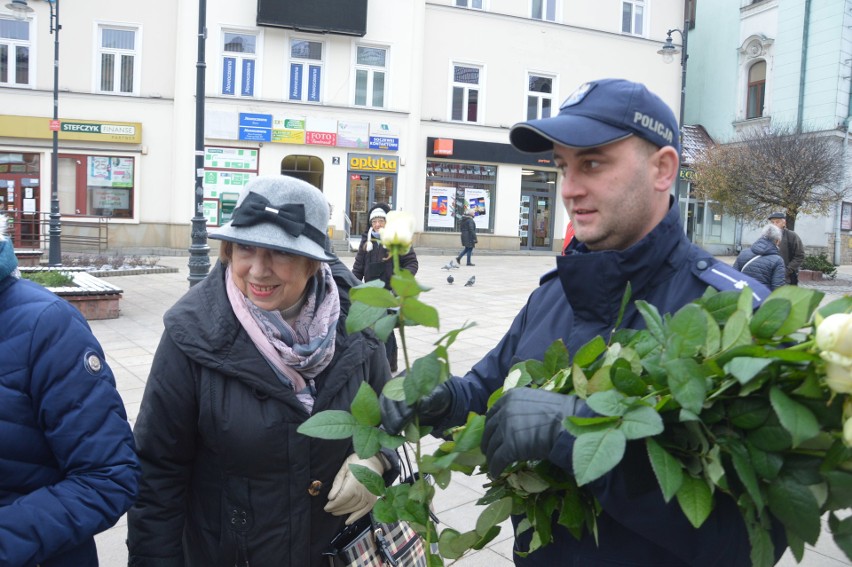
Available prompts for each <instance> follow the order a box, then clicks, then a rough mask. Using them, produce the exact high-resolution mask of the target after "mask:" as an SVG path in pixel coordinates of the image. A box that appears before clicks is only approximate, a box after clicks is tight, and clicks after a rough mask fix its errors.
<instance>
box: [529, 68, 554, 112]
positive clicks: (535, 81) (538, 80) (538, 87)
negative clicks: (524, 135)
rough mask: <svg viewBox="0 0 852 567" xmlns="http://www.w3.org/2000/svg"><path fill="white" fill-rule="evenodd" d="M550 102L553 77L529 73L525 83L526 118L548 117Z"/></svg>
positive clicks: (551, 101)
mask: <svg viewBox="0 0 852 567" xmlns="http://www.w3.org/2000/svg"><path fill="white" fill-rule="evenodd" d="M552 104H553V78H552V77H544V76H542V75H533V74H532V73H530V75H529V76H528V84H527V120H536V119H538V118H550V109H551V106H552Z"/></svg>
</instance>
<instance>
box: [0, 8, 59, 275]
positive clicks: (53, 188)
mask: <svg viewBox="0 0 852 567" xmlns="http://www.w3.org/2000/svg"><path fill="white" fill-rule="evenodd" d="M45 1H46V2H47V3H48V4H49V5H50V33H51V34H52V35H53V123H52V124H51V130H53V153H52V154H51V156H50V230H49V234H50V244H49V246H50V249H49V252H48V265H49V266H61V265H62V243H61V240H60V236H61V235H62V224H61V218H62V217H61V215H60V214H59V127H58V123H59V30H61V29H62V26H60V25H59V2H58V0H45ZM6 7H7V8H8V9H10V10H12V12H13V13H14V16H15V18H16V19H19V20H25V19H27V17H28V16H29V14H30V13H32V11H33V9H32V8H30V7H29V6H28V5H27V0H12V1H11V2H9V3H8V4H6Z"/></svg>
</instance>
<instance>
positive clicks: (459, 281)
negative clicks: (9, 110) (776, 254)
mask: <svg viewBox="0 0 852 567" xmlns="http://www.w3.org/2000/svg"><path fill="white" fill-rule="evenodd" d="M428 252H429V253H424V251H420V252H418V259H419V261H420V271H419V272H418V274H417V279H418V281H420V282H421V283H422V284H423V285H426V286H428V287H430V288H431V290H430V291H429V292H428V293H426V294H424V296H423V300H424V301H426V302H427V303H429V304H430V305H433V306H435V307H436V308H437V309H438V312H439V314H440V320H441V328H440V330H439V331H435V330H430V329H425V328H421V327H412V328H409V329H407V333H406V343H407V346H408V348H409V352H410V353H411V355H412V356H413V357H419V356H422V355H424V354H427V353H428V352H430V351H431V350H432V348H433V343H434V342H435V341H436V340H437V339H438V338H439V337H440V336H441V334H442V333H444V332H446V331H449V330H452V329H456V328H459V327H460V326H462V325H463V324H465V323H475V326H473V327H471V328H470V329H468V330H466V331H464V332H463V333H461V334H460V335H459V337H458V340H457V341H456V342H455V343H454V344H453V345H452V347H451V348H450V361H451V371H452V372H453V373H454V374H463V373H464V372H466V371H467V370H468V369H469V368H470V367H471V366H472V365H473V364H474V363H476V362H477V361H479V359H480V358H482V357H483V356H484V355H485V354H486V353H487V352H488V351H489V350H490V349H491V348H492V347H494V346H495V345H496V344H497V342H498V341H499V340H500V338H501V337H502V336H503V334H504V333H505V332H506V330H507V329H508V328H509V325H510V324H511V322H512V320H513V319H514V317H515V315H516V314H517V312H518V311H519V310H520V308H521V307H522V306H523V305H524V303H525V302H526V300H527V297H528V295H529V294H530V292H531V291H532V290H533V289H534V288H535V287H536V286H537V285H538V279H539V277H540V276H541V275H542V274H544V273H545V272H547V271H548V270H550V269H551V268H552V267H553V266H554V260H553V256H552V254H535V253H533V254H526V255H508V254H487V253H478V251H474V256H473V261H474V263H475V264H476V265H475V266H474V267H467V266H462V267H461V268H458V269H454V270H451V273H452V275H453V277H454V279H455V282H454V283H453V284H449V283H447V275H448V271H447V270H444V269H442V268H441V267H442V266H444V265H445V264H446V263H447V262H448V261H449V259H450V258H451V257H453V254H454V253H455V251H448V252H446V253H444V254H442V253H440V251H428ZM722 259H723V260H725V261H727V262H728V263H732V262H733V258H722ZM342 260H343V261H344V263H346V264H347V265H348V266H351V265H352V262H353V258H352V257H344V258H342ZM187 261H188V258H187V257H185V256H175V257H163V258H162V259H161V262H160V264H161V265H164V266H169V267H174V268H178V272H177V273H167V274H152V275H132V276H122V277H106V279H107V281H109V282H110V283H113V284H115V285H117V286H118V287H121V288H122V289H123V290H124V295H123V297H122V299H121V304H120V309H121V315H120V317H119V318H118V319H112V320H106V321H91V322H90V325H91V327H92V330H93V331H94V333H95V335H96V336H97V337H98V340H100V342H101V344H102V345H103V348H104V351H105V352H106V356H107V361H108V362H109V365H110V367H111V368H112V370H113V372H114V373H115V379H116V383H117V385H118V389H119V392H120V393H121V396H122V398H123V400H124V404H125V407H126V408H127V413H128V417H129V419H130V422H131V424H133V423H135V420H136V416H137V415H138V413H139V404H140V402H141V400H142V392H143V390H144V387H145V381H146V380H147V377H148V372H149V370H150V368H151V362H152V360H153V357H154V352H155V351H156V348H157V344H158V343H159V340H160V335H161V333H162V331H163V323H162V316H163V314H164V313H165V311H166V310H167V309H168V308H169V307H170V306H171V305H173V304H174V303H175V301H177V299H178V298H179V297H180V296H181V295H183V294H184V293H185V292H186V291H187V290H188V289H189V284H188V281H187V276H188V273H189V272H188V268H187ZM471 275H475V276H476V283H475V284H474V285H473V286H470V287H465V286H464V282H465V281H467V279H468V278H469V277H470V276H471ZM838 277H839V278H842V279H845V280H850V286H849V287H848V288H847V287H838V286H834V287H831V288H829V287H826V288H822V287H821V288H820V289H821V290H823V291H826V293H827V296H826V299H825V300H824V301H828V300H829V299H831V298H833V297H839V296H841V295H843V294H844V293H852V265H849V266H843V267H841V270H840V274H839V276H838ZM435 443H437V441H432V446H434V444H435ZM483 478H484V477H481V476H479V477H465V476H462V475H455V476H454V477H453V481H452V482H451V484H450V486H449V487H448V488H447V490H443V491H442V490H438V494H437V496H436V499H435V508H436V512H437V514H438V517H439V518H440V520H441V522H442V524H443V525H444V526H449V527H453V528H455V529H457V530H459V531H465V530H468V529H470V527H471V526H473V525H474V523H475V521H476V518H477V516H478V514H479V510H478V509H477V507H476V506H475V502H476V500H477V499H478V498H479V497H480V495H482V494H483V492H484V490H483V488H482V482H483ZM126 533H127V524H126V520H125V518H124V517H122V518H121V520H120V521H119V522H118V523H117V524H116V525H115V526H114V527H113V528H111V529H109V530H107V531H105V532H104V533H102V534H99V535H98V536H97V537H96V541H97V545H98V553H99V556H100V562H101V565H102V566H103V567H120V566H125V565H127V549H126V547H125V544H124V540H125V537H126ZM511 557H512V537H511V525H509V523H508V521H507V522H506V525H505V526H504V527H503V529H502V532H501V534H500V536H499V537H498V538H497V539H496V540H495V541H493V542H492V543H491V545H489V546H488V547H486V548H485V549H483V550H481V551H479V552H476V553H473V554H470V555H467V556H465V557H463V558H462V559H460V560H458V561H456V562H455V563H453V564H454V565H456V566H458V567H476V566H486V565H487V566H488V567H503V566H510V565H512V564H513V563H512V560H511ZM778 565H780V566H782V567H792V566H793V565H796V563H795V561H794V560H793V558H792V556H791V555H790V554H789V553H788V554H786V555H785V556H784V557H783V558H782V560H781V562H780V563H779V564H778ZM801 565H804V566H806V567H840V566H842V565H847V566H852V562H850V561H848V560H847V559H846V558H845V556H844V555H843V553H842V552H841V551H840V550H839V549H838V548H837V547H836V546H835V545H834V543H833V541H832V540H831V537H830V534H828V532H827V527H825V526H824V529H823V536H822V537H821V538H820V540H819V542H818V543H817V545H816V546H815V547H814V548H809V549H808V550H807V551H806V553H805V558H804V560H803V562H802V563H801ZM294 567H295V566H294Z"/></svg>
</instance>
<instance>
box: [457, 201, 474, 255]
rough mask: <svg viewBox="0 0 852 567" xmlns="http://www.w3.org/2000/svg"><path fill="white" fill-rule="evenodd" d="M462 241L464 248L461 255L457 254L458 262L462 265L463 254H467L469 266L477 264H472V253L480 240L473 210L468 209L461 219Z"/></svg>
mask: <svg viewBox="0 0 852 567" xmlns="http://www.w3.org/2000/svg"><path fill="white" fill-rule="evenodd" d="M460 230H461V243H462V246H464V250H462V251H461V252H459V255H458V256H456V263H458V264H459V265H461V259H462V257H463V256H465V255H467V264H466V265H467V266H475V265H476V264H472V263H471V262H470V255H471V254H473V249H474V248H475V247H476V243H477V242H479V240H478V239H477V238H476V221H475V220H473V210H471V209H468V210H466V211H465V212H464V215H462V219H461V226H460Z"/></svg>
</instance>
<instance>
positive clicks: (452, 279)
mask: <svg viewBox="0 0 852 567" xmlns="http://www.w3.org/2000/svg"><path fill="white" fill-rule="evenodd" d="M454 281H456V278H454V277H453V274H450V275H449V276H447V283H448V284H451V283H453V282H454Z"/></svg>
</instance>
